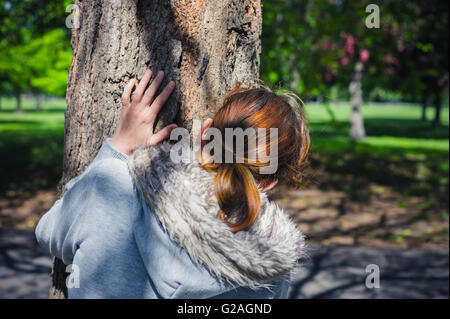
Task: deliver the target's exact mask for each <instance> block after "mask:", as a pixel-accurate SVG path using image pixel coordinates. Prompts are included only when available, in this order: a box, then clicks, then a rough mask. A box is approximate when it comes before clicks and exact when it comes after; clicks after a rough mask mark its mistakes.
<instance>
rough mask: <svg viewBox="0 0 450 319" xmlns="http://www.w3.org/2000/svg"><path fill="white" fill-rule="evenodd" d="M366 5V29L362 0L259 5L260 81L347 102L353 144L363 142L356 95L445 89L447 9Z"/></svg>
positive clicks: (273, 0) (429, 4) (435, 4)
mask: <svg viewBox="0 0 450 319" xmlns="http://www.w3.org/2000/svg"><path fill="white" fill-rule="evenodd" d="M371 3H372V4H377V6H378V8H379V14H380V20H379V23H380V25H379V28H370V27H367V26H366V19H367V18H368V17H370V15H371V14H372V13H373V11H372V10H370V7H369V10H368V11H366V8H367V5H368V3H366V2H361V1H351V0H292V1H277V0H267V1H265V2H264V10H263V14H264V19H263V39H262V48H263V55H262V70H261V75H262V78H263V79H264V80H265V81H267V82H269V83H271V84H275V83H278V82H281V83H283V84H284V85H286V86H288V87H289V88H290V89H292V90H295V91H297V92H298V93H300V94H301V95H302V96H305V97H306V98H310V99H311V98H314V99H316V100H318V101H321V102H325V106H327V103H326V102H327V101H329V100H330V99H331V98H332V95H334V96H333V97H334V98H336V97H338V96H340V97H346V98H350V99H351V103H350V104H351V105H352V115H351V118H350V122H351V130H350V135H351V137H353V138H354V139H360V138H362V137H363V136H364V125H363V121H362V115H361V112H360V105H361V103H362V97H369V96H373V94H372V92H373V93H376V92H377V91H378V92H379V91H389V90H390V88H392V91H397V92H399V93H403V94H404V96H405V97H408V95H409V92H411V90H412V89H411V88H412V87H413V88H414V90H413V91H417V92H424V93H418V95H421V94H422V95H425V96H427V97H429V96H430V95H433V94H434V96H436V95H437V94H436V93H435V92H436V91H439V92H441V93H442V92H443V91H445V90H447V91H448V3H447V2H446V3H443V2H442V1H438V0H432V1H424V0H420V1H413V2H407V3H405V2H400V1H395V0H387V1H382V2H381V1H372V2H371ZM428 12H432V13H433V14H431V13H428ZM369 22H370V21H369ZM430 34H431V35H430ZM412 55H416V57H412ZM444 59H445V61H444ZM421 61H422V62H421ZM423 61H426V62H423ZM430 77H431V79H430ZM438 79H439V80H438ZM446 79H447V80H446ZM402 83H405V85H403V86H401V85H402ZM406 83H409V84H406ZM431 83H434V84H431ZM445 83H447V84H445ZM400 86H401V87H400ZM420 87H424V88H426V89H425V90H422V89H420ZM436 88H439V89H436ZM332 89H333V90H332ZM334 89H337V92H338V96H336V94H332V92H333V91H334ZM426 92H429V93H426ZM435 100H436V101H440V100H441V99H435ZM436 114H439V112H436ZM330 115H331V117H332V119H333V114H332V112H331V110H330Z"/></svg>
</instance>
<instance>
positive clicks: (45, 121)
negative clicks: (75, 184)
mask: <svg viewBox="0 0 450 319" xmlns="http://www.w3.org/2000/svg"><path fill="white" fill-rule="evenodd" d="M14 108H15V101H14V100H12V99H4V98H3V99H2V101H1V109H0V153H1V155H2V156H1V157H0V176H1V181H2V183H1V184H0V196H3V195H8V196H13V197H14V196H19V197H28V196H31V195H33V194H34V193H36V192H37V191H38V190H40V189H46V188H54V187H55V186H56V185H57V183H58V180H59V178H60V175H61V170H62V151H63V143H64V111H65V108H66V105H65V101H64V99H52V100H47V101H45V102H44V103H43V105H42V107H41V110H40V111H35V106H34V104H33V101H30V100H27V99H24V101H23V113H14V112H13V111H14Z"/></svg>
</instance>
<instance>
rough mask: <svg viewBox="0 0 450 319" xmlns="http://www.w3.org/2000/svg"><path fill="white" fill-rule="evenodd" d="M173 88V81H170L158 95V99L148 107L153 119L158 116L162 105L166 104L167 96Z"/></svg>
mask: <svg viewBox="0 0 450 319" xmlns="http://www.w3.org/2000/svg"><path fill="white" fill-rule="evenodd" d="M174 88H175V82H174V81H170V82H169V83H168V84H167V85H166V87H165V88H164V90H163V91H162V92H161V94H159V95H158V97H157V98H156V99H155V101H154V102H153V103H152V105H151V107H150V113H151V116H153V117H155V118H156V117H157V116H158V113H159V111H160V110H161V108H162V106H163V105H164V103H166V102H167V100H168V99H169V96H170V94H172V92H173V89H174Z"/></svg>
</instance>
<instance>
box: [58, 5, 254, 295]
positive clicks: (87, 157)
mask: <svg viewBox="0 0 450 319" xmlns="http://www.w3.org/2000/svg"><path fill="white" fill-rule="evenodd" d="M74 4H75V5H77V6H78V7H79V19H80V21H79V26H80V27H79V28H78V29H73V34H72V48H73V58H72V65H71V68H70V72H69V81H68V87H67V95H66V100H67V110H66V115H65V116H66V119H65V131H64V159H63V160H64V163H63V175H62V178H61V180H60V184H59V187H58V194H59V196H62V192H63V188H64V187H63V186H64V185H65V183H66V182H67V181H68V180H70V179H71V178H73V177H74V176H76V175H78V174H80V173H81V172H82V171H83V170H84V169H85V168H86V167H87V166H88V165H89V163H90V162H91V161H92V160H93V158H94V157H95V155H96V154H97V151H98V150H99V148H100V146H101V145H102V144H103V141H104V140H105V138H106V137H109V136H112V135H113V133H114V131H115V128H116V125H117V122H118V120H119V117H120V110H121V102H120V98H121V95H122V91H123V87H124V85H125V84H126V83H127V82H128V81H129V79H130V78H132V77H137V78H138V79H140V77H141V76H142V74H143V73H144V71H145V69H147V68H150V69H152V70H153V71H154V74H156V71H158V70H160V69H161V70H164V71H165V74H166V76H165V80H164V83H163V84H162V86H161V87H164V86H165V84H166V83H167V82H168V81H169V80H171V79H172V80H175V82H176V84H177V86H176V89H175V91H174V93H173V94H172V96H171V97H170V99H169V100H168V102H167V103H166V105H165V107H164V108H163V111H162V112H161V115H160V118H159V122H158V124H157V129H158V128H160V127H161V126H164V125H167V124H168V123H170V122H172V121H175V122H176V123H177V124H179V125H182V126H184V127H186V128H188V129H191V128H192V120H193V119H204V118H206V117H207V116H212V115H213V114H214V113H215V111H216V110H217V109H218V108H219V107H220V105H221V102H222V100H223V97H224V95H225V93H226V92H227V91H228V90H230V89H231V88H232V87H233V86H234V85H236V84H238V83H240V84H243V85H246V86H254V85H255V84H256V83H257V82H258V81H259V54H260V47H261V45H260V34H261V1H260V0H209V1H203V0H194V1H192V0H170V1H169V0H147V1H136V0H135V1H131V0H108V1H106V0H103V1H81V0H78V1H74ZM75 25H76V23H75ZM65 268H66V266H65V265H64V264H63V263H62V262H61V261H60V260H59V259H55V261H54V265H53V271H52V285H51V288H50V297H51V298H64V297H67V290H66V286H65V278H66V275H67V273H65ZM130 284H132V283H130Z"/></svg>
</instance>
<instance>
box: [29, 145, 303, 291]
mask: <svg viewBox="0 0 450 319" xmlns="http://www.w3.org/2000/svg"><path fill="white" fill-rule="evenodd" d="M170 150H171V145H170V144H169V143H163V144H161V145H159V146H157V147H154V148H140V149H138V150H136V151H135V152H134V153H133V155H132V156H130V157H128V156H127V155H125V154H123V153H121V152H120V151H118V150H117V149H115V148H114V147H113V146H112V144H111V143H110V139H107V140H106V141H105V143H104V144H103V146H102V147H101V149H100V151H99V153H98V154H97V156H96V158H95V159H94V161H93V162H92V163H91V164H90V166H89V167H88V168H87V169H86V170H85V171H84V172H83V173H82V174H81V175H79V176H77V177H76V178H74V179H72V180H70V181H69V182H68V183H67V184H66V186H65V192H64V196H63V197H62V198H61V199H59V200H57V201H56V202H55V204H54V205H53V207H52V208H51V209H50V210H49V211H48V212H47V213H46V214H45V215H44V216H43V217H42V219H41V220H40V222H39V224H38V226H37V228H36V237H37V240H38V242H39V244H40V246H41V247H43V248H44V249H45V250H47V251H48V252H49V253H50V254H51V255H54V256H56V257H58V258H60V259H62V260H63V262H64V263H65V264H66V265H72V267H71V269H72V273H71V275H70V277H69V280H68V283H69V284H68V296H69V298H285V297H286V294H287V288H288V285H289V274H290V271H291V269H292V268H293V267H295V266H296V264H297V260H298V259H299V258H300V257H301V256H302V254H303V251H304V243H303V236H302V234H301V233H300V231H299V230H298V229H297V227H296V226H295V224H294V223H293V222H292V221H291V220H290V219H289V218H288V217H287V215H286V214H285V213H284V212H283V211H282V210H281V209H280V208H278V207H277V206H276V205H275V204H274V203H272V202H270V201H269V200H268V199H267V198H266V197H265V195H264V194H263V193H261V194H260V195H261V211H260V214H259V215H258V218H257V220H256V221H255V223H254V224H253V225H252V226H251V227H250V228H249V229H248V230H246V231H240V232H237V233H232V232H231V231H230V229H229V228H228V226H227V225H226V224H225V223H224V222H223V221H221V220H219V219H218V218H217V217H216V215H217V211H218V205H217V200H216V199H215V196H214V187H213V180H212V178H213V176H211V173H208V172H206V171H205V170H204V169H202V168H201V167H200V165H199V163H198V162H197V161H196V160H194V161H191V162H190V163H183V162H182V163H174V162H173V161H171V160H170V156H169V154H170Z"/></svg>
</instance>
